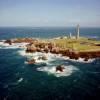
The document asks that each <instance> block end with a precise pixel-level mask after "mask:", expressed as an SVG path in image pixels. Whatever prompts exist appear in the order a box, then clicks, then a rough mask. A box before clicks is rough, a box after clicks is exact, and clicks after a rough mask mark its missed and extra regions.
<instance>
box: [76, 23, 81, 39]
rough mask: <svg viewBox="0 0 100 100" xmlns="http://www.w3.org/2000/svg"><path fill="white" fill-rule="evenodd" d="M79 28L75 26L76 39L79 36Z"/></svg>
mask: <svg viewBox="0 0 100 100" xmlns="http://www.w3.org/2000/svg"><path fill="white" fill-rule="evenodd" d="M79 28H80V26H79V24H78V25H77V28H76V39H79V34H80V29H79Z"/></svg>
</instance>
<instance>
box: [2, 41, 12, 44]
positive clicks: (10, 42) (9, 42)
mask: <svg viewBox="0 0 100 100" xmlns="http://www.w3.org/2000/svg"><path fill="white" fill-rule="evenodd" d="M4 43H8V44H9V45H12V41H11V40H6V41H4Z"/></svg>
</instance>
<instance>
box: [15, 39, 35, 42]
mask: <svg viewBox="0 0 100 100" xmlns="http://www.w3.org/2000/svg"><path fill="white" fill-rule="evenodd" d="M22 42H25V43H32V42H37V40H36V39H32V38H18V39H13V43H22Z"/></svg>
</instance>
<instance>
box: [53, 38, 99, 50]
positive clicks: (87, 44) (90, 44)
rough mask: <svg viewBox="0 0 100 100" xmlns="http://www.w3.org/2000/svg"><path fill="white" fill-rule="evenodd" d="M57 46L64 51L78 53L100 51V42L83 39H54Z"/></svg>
mask: <svg viewBox="0 0 100 100" xmlns="http://www.w3.org/2000/svg"><path fill="white" fill-rule="evenodd" d="M52 42H53V43H55V44H56V46H58V47H60V48H63V49H73V50H77V51H100V46H97V44H100V41H96V40H92V39H88V38H83V37H81V38H80V39H77V40H76V39H64V38H63V39H54V40H53V41H52Z"/></svg>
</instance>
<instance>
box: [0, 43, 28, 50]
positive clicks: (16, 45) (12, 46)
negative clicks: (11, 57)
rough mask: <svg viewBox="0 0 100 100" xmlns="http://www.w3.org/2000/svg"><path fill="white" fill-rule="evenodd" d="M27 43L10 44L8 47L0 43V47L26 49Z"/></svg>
mask: <svg viewBox="0 0 100 100" xmlns="http://www.w3.org/2000/svg"><path fill="white" fill-rule="evenodd" d="M26 45H27V43H12V45H9V44H8V43H4V42H0V46H1V48H3V49H16V48H26Z"/></svg>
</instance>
